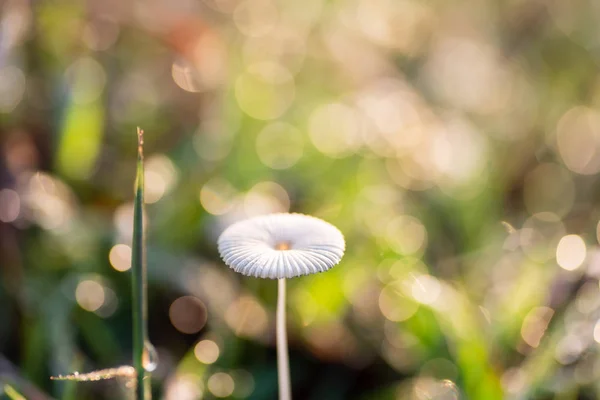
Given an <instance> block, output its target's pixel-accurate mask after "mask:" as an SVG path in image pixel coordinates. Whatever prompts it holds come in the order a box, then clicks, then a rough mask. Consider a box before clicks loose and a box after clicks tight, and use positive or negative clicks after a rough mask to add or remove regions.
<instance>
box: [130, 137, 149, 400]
mask: <svg viewBox="0 0 600 400" xmlns="http://www.w3.org/2000/svg"><path fill="white" fill-rule="evenodd" d="M137 136H138V153H137V173H136V181H135V199H134V203H133V204H134V206H133V243H132V257H131V271H132V275H131V288H132V291H131V294H132V308H133V313H132V318H133V367H134V368H135V370H136V373H137V378H136V380H137V384H136V400H148V399H150V398H151V396H150V379H149V378H148V379H146V370H145V368H144V345H145V343H146V342H148V303H147V299H146V297H147V296H146V285H147V283H146V248H145V233H144V150H143V147H144V131H143V130H141V129H140V128H138V129H137Z"/></svg>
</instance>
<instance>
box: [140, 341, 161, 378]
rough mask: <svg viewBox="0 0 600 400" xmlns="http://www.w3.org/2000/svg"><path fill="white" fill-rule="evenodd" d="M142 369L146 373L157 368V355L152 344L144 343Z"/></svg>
mask: <svg viewBox="0 0 600 400" xmlns="http://www.w3.org/2000/svg"><path fill="white" fill-rule="evenodd" d="M142 362H143V365H144V369H145V370H146V371H148V372H152V371H154V370H156V367H157V366H158V353H157V352H156V349H155V348H154V346H153V345H152V343H150V342H148V341H146V343H144V357H143V359H142Z"/></svg>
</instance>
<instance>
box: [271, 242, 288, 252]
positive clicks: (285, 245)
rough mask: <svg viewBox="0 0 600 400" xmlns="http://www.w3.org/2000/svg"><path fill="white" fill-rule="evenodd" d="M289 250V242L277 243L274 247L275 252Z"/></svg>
mask: <svg viewBox="0 0 600 400" xmlns="http://www.w3.org/2000/svg"><path fill="white" fill-rule="evenodd" d="M291 248H292V246H291V245H290V242H279V243H277V244H276V245H275V250H290V249H291Z"/></svg>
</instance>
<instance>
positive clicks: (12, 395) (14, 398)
mask: <svg viewBox="0 0 600 400" xmlns="http://www.w3.org/2000/svg"><path fill="white" fill-rule="evenodd" d="M4 393H5V394H6V395H7V396H8V398H9V399H10V400H27V399H26V398H25V396H23V395H21V393H19V392H17V391H16V390H15V389H14V388H13V387H12V386H10V385H9V384H8V383H6V384H4Z"/></svg>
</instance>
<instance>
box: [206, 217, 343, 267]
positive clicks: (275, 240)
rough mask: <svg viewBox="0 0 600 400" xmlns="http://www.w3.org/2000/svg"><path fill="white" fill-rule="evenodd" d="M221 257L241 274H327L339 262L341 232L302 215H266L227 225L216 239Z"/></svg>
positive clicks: (341, 247)
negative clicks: (324, 272) (325, 272)
mask: <svg viewBox="0 0 600 400" xmlns="http://www.w3.org/2000/svg"><path fill="white" fill-rule="evenodd" d="M218 247H219V253H220V254H221V258H222V259H223V261H225V264H227V265H228V266H229V267H230V268H232V269H233V270H234V271H236V272H239V273H240V274H243V275H247V276H255V277H258V278H270V279H281V278H293V277H296V276H301V275H309V274H314V273H317V272H323V271H327V270H328V269H330V268H331V267H333V266H334V265H336V264H337V263H339V262H340V260H341V259H342V256H343V255H344V250H345V248H346V243H345V241H344V236H343V235H342V233H341V232H340V231H339V230H338V229H337V228H336V227H335V226H333V225H331V224H330V223H328V222H325V221H323V220H321V219H319V218H315V217H311V216H309V215H304V214H268V215H261V216H258V217H253V218H250V219H247V220H244V221H240V222H237V223H235V224H233V225H231V226H229V227H228V228H227V229H225V231H224V232H223V233H222V234H221V236H220V237H219V240H218Z"/></svg>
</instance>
